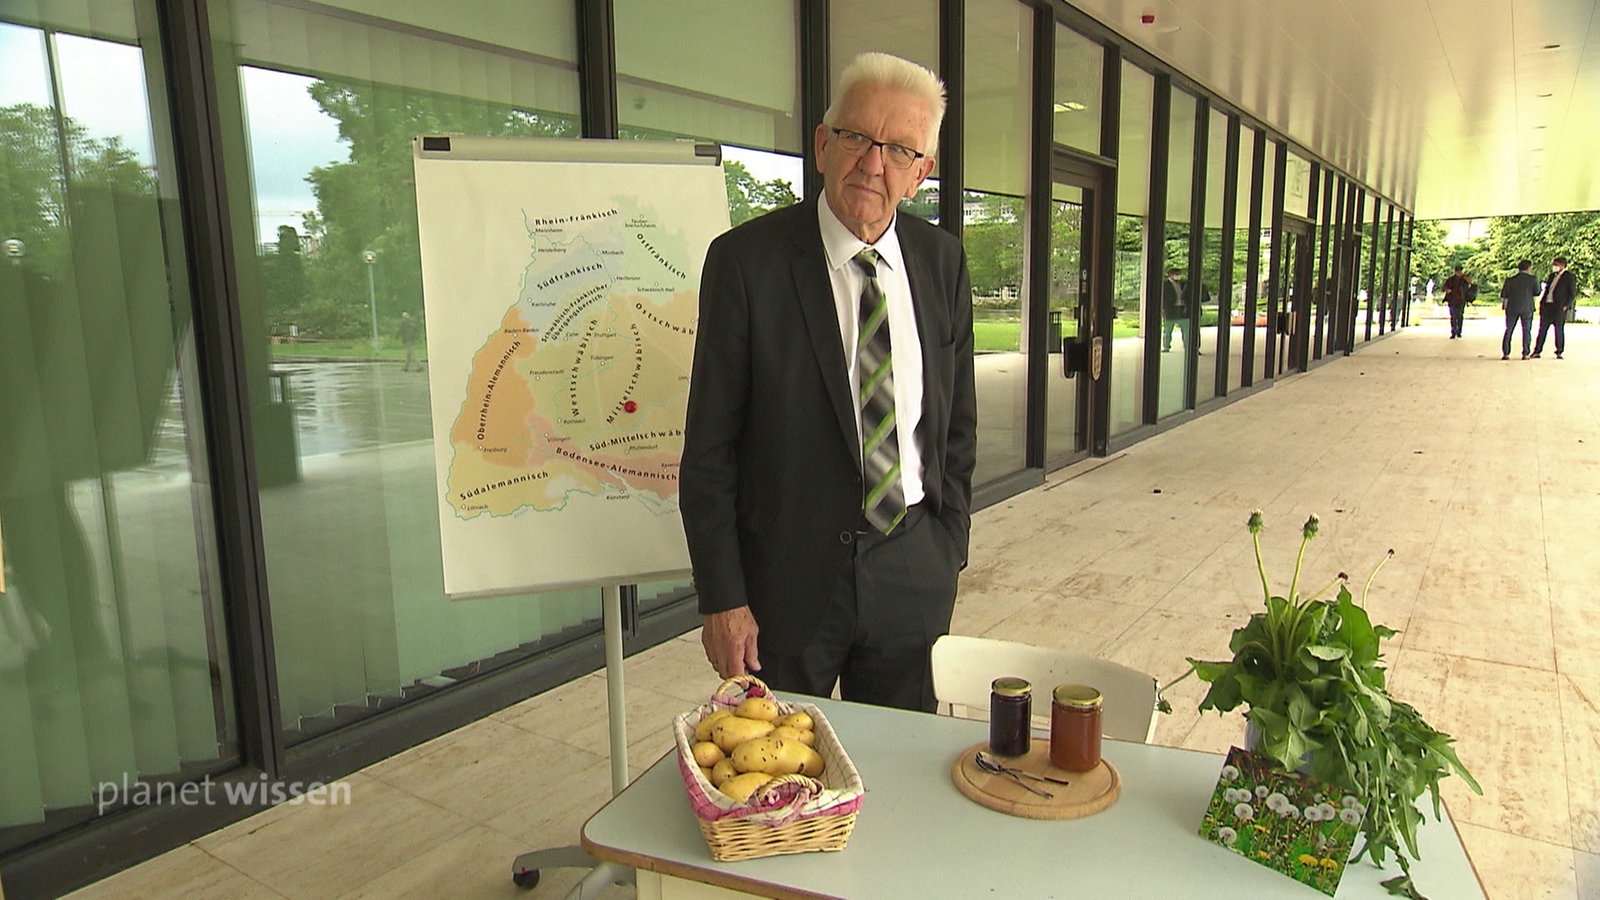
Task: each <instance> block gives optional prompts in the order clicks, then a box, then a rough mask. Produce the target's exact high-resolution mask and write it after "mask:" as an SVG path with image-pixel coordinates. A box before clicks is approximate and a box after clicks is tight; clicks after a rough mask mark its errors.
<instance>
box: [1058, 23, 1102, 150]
mask: <svg viewBox="0 0 1600 900" xmlns="http://www.w3.org/2000/svg"><path fill="white" fill-rule="evenodd" d="M1105 53H1106V52H1105V48H1103V47H1101V46H1100V45H1099V44H1097V43H1095V42H1094V41H1091V40H1089V39H1088V38H1086V37H1084V36H1083V35H1081V34H1079V33H1077V32H1076V31H1073V30H1072V29H1070V28H1068V27H1067V26H1065V25H1059V24H1058V25H1056V84H1055V104H1054V107H1055V116H1054V121H1055V139H1056V142H1057V143H1059V144H1066V145H1067V146H1068V147H1077V148H1078V149H1079V150H1087V151H1089V152H1090V153H1099V152H1100V109H1101V104H1100V78H1101V76H1102V74H1103V73H1104V71H1105Z"/></svg>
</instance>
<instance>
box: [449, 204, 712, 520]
mask: <svg viewBox="0 0 1600 900" xmlns="http://www.w3.org/2000/svg"><path fill="white" fill-rule="evenodd" d="M528 231H529V242H530V246H531V259H530V261H529V263H528V265H527V268H526V269H525V270H524V271H523V276H522V285H523V287H522V293H521V296H519V297H518V298H517V302H516V303H515V304H514V305H512V306H511V308H510V309H508V310H507V311H506V313H505V318H504V319H502V320H501V321H500V323H499V327H498V328H496V329H495V331H494V333H493V334H491V335H490V336H489V339H488V341H487V342H485V343H484V345H483V347H482V349H480V350H479V351H478V352H477V353H476V354H474V355H473V359H472V364H471V366H470V371H471V375H470V376H469V378H468V380H467V403H466V404H465V405H464V406H463V407H462V410H461V414H460V415H459V416H458V417H457V418H456V420H455V422H454V424H453V425H452V426H451V429H450V446H451V448H452V449H453V450H454V452H455V456H454V459H453V460H452V461H451V464H450V475H449V478H448V480H447V482H446V486H447V489H448V496H449V502H450V505H451V506H453V507H454V508H455V511H456V514H457V515H459V516H461V517H462V518H464V519H471V518H473V517H475V516H479V515H492V516H505V515H512V514H514V513H517V512H519V511H521V510H522V509H524V508H530V509H533V510H537V511H544V512H550V511H556V510H560V509H561V508H562V507H564V506H565V505H566V503H567V498H568V496H569V495H572V494H584V495H590V496H617V495H623V496H627V497H630V498H632V499H634V500H636V501H638V502H640V503H643V504H646V505H647V506H649V507H651V508H653V509H656V510H660V511H662V512H671V511H673V510H676V509H677V497H678V458H679V456H680V455H681V453H682V450H683V416H684V406H685V404H686V403H687V401H688V396H689V378H688V371H689V364H690V362H691V360H692V359H693V356H694V321H695V299H696V291H695V288H694V280H692V279H691V278H690V276H689V275H688V274H687V273H686V272H684V270H683V266H684V265H685V264H686V261H687V260H688V258H689V256H690V254H689V252H688V249H687V248H686V247H685V246H684V245H683V237H682V234H681V233H680V232H677V231H675V230H673V229H670V228H666V229H664V228H663V227H662V225H661V222H660V221H659V220H658V217H657V216H656V215H655V214H654V213H652V212H647V211H644V210H639V209H626V208H623V207H621V206H618V205H612V206H608V207H605V208H601V209H595V210H591V211H589V212H585V213H579V214H576V215H571V216H563V217H560V218H540V217H537V216H530V217H529V219H528ZM674 259H675V260H678V262H677V263H674V262H672V260H674Z"/></svg>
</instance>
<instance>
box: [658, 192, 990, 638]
mask: <svg viewBox="0 0 1600 900" xmlns="http://www.w3.org/2000/svg"><path fill="white" fill-rule="evenodd" d="M818 202H819V200H817V199H812V200H810V201H807V202H805V203H801V204H798V205H795V206H791V207H787V208H785V209H780V210H777V211H776V212H772V213H769V214H767V215H765V216H762V217H761V218H758V219H755V220H752V221H750V222H746V223H745V224H743V225H740V226H739V227H737V228H734V229H732V230H731V231H729V232H727V233H725V234H723V235H722V236H720V237H718V238H717V239H716V240H715V241H713V242H712V244H711V247H710V249H709V250H708V251H707V253H706V262H705V269H704V272H703V274H702V276H701V281H700V317H699V325H698V328H697V334H696V337H695V351H694V373H693V380H692V382H691V386H690V391H689V412H688V422H687V426H686V431H685V434H684V442H683V463H682V469H681V471H680V479H679V502H680V508H681V512H682V515H683V526H684V532H685V534H686V536H687V538H688V544H689V555H690V558H691V560H692V563H693V566H694V581H695V588H696V590H697V592H698V594H699V598H700V600H699V602H700V611H701V612H702V613H713V612H720V611H723V610H728V609H733V608H735V607H738V606H742V605H746V604H748V605H749V606H750V608H751V612H752V613H753V614H754V615H755V617H756V621H757V623H758V624H759V625H760V627H761V631H762V639H763V642H764V643H765V642H766V641H767V640H768V639H769V638H776V637H778V636H779V635H782V634H800V633H803V632H805V631H807V630H808V628H809V626H810V625H811V624H812V623H813V622H814V621H815V615H816V610H817V609H818V606H819V605H820V604H823V603H825V602H826V601H827V599H829V598H830V597H832V596H835V595H836V594H837V593H838V591H839V585H840V584H841V578H842V577H844V576H846V575H847V574H848V572H849V566H850V565H851V560H852V554H853V552H854V548H853V546H852V544H851V542H850V540H851V537H853V536H852V535H851V534H850V533H851V532H853V531H854V530H855V529H856V528H858V527H860V522H861V521H862V520H861V462H860V445H859V443H858V437H857V435H856V426H855V408H854V405H853V402H852V400H851V397H850V388H849V373H848V371H847V369H846V364H845V356H844V348H843V346H842V343H841V341H840V338H839V323H838V314H837V313H836V312H835V306H834V298H833V289H832V286H831V285H830V283H829V280H828V271H827V256H826V254H825V252H824V251H823V247H822V234H821V230H820V229H819V227H818V223H817V203H818ZM895 222H896V224H895V228H896V231H897V233H898V236H899V239H900V246H901V249H902V251H903V255H904V257H905V263H906V276H907V279H908V281H909V282H910V286H911V298H912V305H913V306H914V307H915V311H916V321H917V331H918V335H919V339H920V341H921V344H922V355H923V360H922V365H923V396H922V419H921V422H920V423H919V425H918V427H917V438H918V446H919V447H920V448H921V451H922V458H923V463H924V477H923V486H924V490H925V491H926V496H925V498H924V504H925V506H926V507H927V509H928V511H929V512H930V514H931V516H932V518H933V520H934V521H933V522H932V523H930V524H934V525H937V526H939V527H941V528H942V529H943V531H944V533H945V534H946V535H947V536H948V538H949V550H950V553H951V557H950V559H949V560H948V562H949V563H950V565H951V570H950V577H951V579H952V582H951V589H952V591H951V593H952V596H953V592H954V581H953V579H954V577H955V572H956V571H958V569H959V566H960V565H961V564H962V563H963V562H964V561H965V560H966V554H967V535H968V531H969V527H970V519H971V503H972V488H971V485H972V471H973V466H974V464H975V461H976V455H977V439H976V426H977V410H976V400H975V396H974V387H973V368H972V367H973V361H972V291H971V287H970V284H969V281H968V276H967V264H966V256H965V254H964V253H963V251H962V249H961V244H960V242H959V241H957V240H956V239H955V238H954V237H953V236H952V235H950V234H948V233H947V232H945V231H943V230H941V229H939V228H937V227H935V226H933V225H930V224H929V223H927V222H925V221H923V220H921V219H918V218H916V217H915V216H911V215H906V214H901V215H898V216H897V217H896V219H895ZM944 562H946V561H931V562H930V565H937V564H942V563H944ZM843 583H846V584H848V580H845V581H844V582H843Z"/></svg>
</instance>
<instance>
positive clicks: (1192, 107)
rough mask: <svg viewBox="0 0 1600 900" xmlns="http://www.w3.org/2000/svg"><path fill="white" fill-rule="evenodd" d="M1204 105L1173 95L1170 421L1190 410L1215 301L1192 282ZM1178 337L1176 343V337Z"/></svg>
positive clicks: (1164, 399)
mask: <svg viewBox="0 0 1600 900" xmlns="http://www.w3.org/2000/svg"><path fill="white" fill-rule="evenodd" d="M1198 106H1199V103H1198V102H1197V101H1196V100H1195V98H1194V96H1193V95H1191V94H1187V93H1185V92H1183V91H1180V90H1177V89H1176V88H1174V89H1173V91H1172V108H1171V111H1170V122H1171V126H1170V128H1171V130H1170V131H1169V132H1168V134H1169V137H1168V144H1167V216H1166V224H1165V231H1164V233H1163V235H1162V245H1161V246H1162V273H1163V275H1164V276H1165V277H1164V278H1163V279H1162V281H1161V386H1160V391H1159V396H1158V397H1157V400H1156V404H1157V414H1158V415H1160V416H1169V415H1171V414H1173V413H1175V412H1178V411H1179V410H1182V409H1184V408H1185V407H1186V406H1187V405H1188V404H1187V402H1186V398H1187V396H1188V393H1187V388H1188V377H1189V357H1190V356H1193V355H1194V354H1195V352H1196V351H1197V350H1199V341H1198V338H1199V336H1200V335H1199V323H1200V309H1201V307H1203V306H1204V305H1205V304H1206V302H1207V301H1208V300H1209V299H1210V298H1209V296H1207V295H1206V293H1205V291H1204V285H1203V284H1200V285H1191V284H1190V282H1189V236H1190V233H1191V227H1192V226H1191V224H1190V218H1189V216H1190V212H1191V206H1192V202H1193V196H1194V194H1193V191H1194V175H1195V171H1194V138H1195V115H1196V109H1197V108H1198ZM1174 333H1176V334H1177V335H1178V340H1177V341H1176V342H1174V340H1173V335H1174Z"/></svg>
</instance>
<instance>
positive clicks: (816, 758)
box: [797, 744, 828, 778]
mask: <svg viewBox="0 0 1600 900" xmlns="http://www.w3.org/2000/svg"><path fill="white" fill-rule="evenodd" d="M800 746H801V747H803V748H805V752H804V753H802V754H801V756H802V757H803V758H802V759H801V761H800V768H799V769H798V770H797V771H798V772H799V773H800V774H801V775H810V776H811V777H812V778H816V777H817V776H818V775H821V774H822V771H823V770H824V769H826V768H827V767H828V764H827V763H825V762H823V761H822V754H820V753H818V752H817V751H815V750H813V749H811V748H810V747H806V745H805V744H801V745H800Z"/></svg>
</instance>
